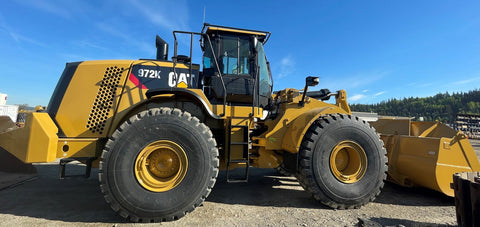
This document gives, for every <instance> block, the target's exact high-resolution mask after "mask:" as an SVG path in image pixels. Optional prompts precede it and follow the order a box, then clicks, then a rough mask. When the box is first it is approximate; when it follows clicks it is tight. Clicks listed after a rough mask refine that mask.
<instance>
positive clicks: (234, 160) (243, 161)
mask: <svg viewBox="0 0 480 227" xmlns="http://www.w3.org/2000/svg"><path fill="white" fill-rule="evenodd" d="M230 163H245V164H247V163H248V160H247V159H233V160H230Z"/></svg>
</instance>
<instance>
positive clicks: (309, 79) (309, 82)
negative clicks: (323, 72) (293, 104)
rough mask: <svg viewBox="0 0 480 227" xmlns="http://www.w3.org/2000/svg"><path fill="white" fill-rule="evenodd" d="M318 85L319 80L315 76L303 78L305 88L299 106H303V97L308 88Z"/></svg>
mask: <svg viewBox="0 0 480 227" xmlns="http://www.w3.org/2000/svg"><path fill="white" fill-rule="evenodd" d="M318 83H319V80H318V77H316V76H308V77H307V78H305V88H304V89H303V96H302V100H301V101H300V102H299V103H298V105H299V106H305V95H306V94H307V91H308V87H312V86H316V85H318Z"/></svg>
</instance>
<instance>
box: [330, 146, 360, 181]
mask: <svg viewBox="0 0 480 227" xmlns="http://www.w3.org/2000/svg"><path fill="white" fill-rule="evenodd" d="M330 170H331V171H332V173H333V175H334V176H335V178H337V179H338V180H339V181H340V182H342V183H346V184H351V183H355V182H357V181H359V180H360V179H362V177H363V175H365V171H366V170H367V155H366V154H365V151H364V150H363V148H362V147H361V146H360V145H358V144H357V143H355V142H353V141H342V142H340V143H339V144H337V146H335V147H334V148H333V151H332V153H331V154H330Z"/></svg>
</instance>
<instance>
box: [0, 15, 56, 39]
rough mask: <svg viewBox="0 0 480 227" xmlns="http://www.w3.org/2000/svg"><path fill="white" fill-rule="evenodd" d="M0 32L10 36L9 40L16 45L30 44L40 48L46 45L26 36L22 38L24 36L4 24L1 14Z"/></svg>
mask: <svg viewBox="0 0 480 227" xmlns="http://www.w3.org/2000/svg"><path fill="white" fill-rule="evenodd" d="M0 31H2V32H5V33H6V34H8V36H10V38H12V39H13V40H14V41H15V42H17V43H30V44H34V45H37V46H42V47H45V46H47V45H46V44H44V43H42V42H40V41H37V40H35V39H32V38H30V37H28V36H24V35H22V34H20V33H18V32H16V31H15V30H14V29H12V28H11V27H10V26H8V25H7V23H6V22H5V20H4V19H3V16H2V15H1V14H0Z"/></svg>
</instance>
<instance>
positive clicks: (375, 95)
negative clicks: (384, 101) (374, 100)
mask: <svg viewBox="0 0 480 227" xmlns="http://www.w3.org/2000/svg"><path fill="white" fill-rule="evenodd" d="M383 94H385V91H381V92H378V93H375V94H374V95H373V97H377V96H379V95H383Z"/></svg>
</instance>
